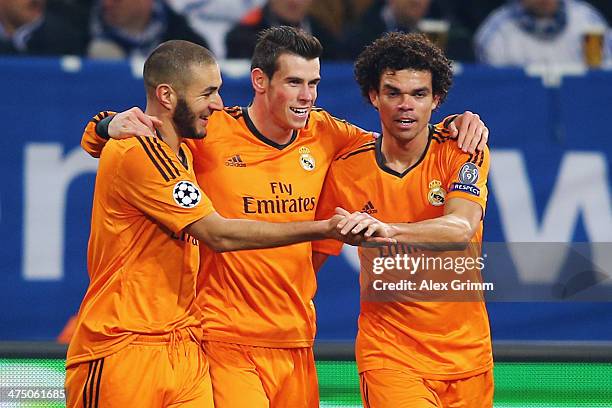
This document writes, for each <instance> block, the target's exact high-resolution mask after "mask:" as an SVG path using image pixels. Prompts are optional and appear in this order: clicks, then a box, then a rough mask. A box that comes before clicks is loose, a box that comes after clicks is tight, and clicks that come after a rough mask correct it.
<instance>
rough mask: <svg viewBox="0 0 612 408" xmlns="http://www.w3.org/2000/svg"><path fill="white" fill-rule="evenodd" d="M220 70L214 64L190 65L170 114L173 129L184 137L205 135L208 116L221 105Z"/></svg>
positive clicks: (221, 107) (196, 137) (192, 137)
mask: <svg viewBox="0 0 612 408" xmlns="http://www.w3.org/2000/svg"><path fill="white" fill-rule="evenodd" d="M220 88H221V73H220V72H219V66H218V65H217V64H209V65H205V66H197V67H194V68H192V78H191V81H190V83H189V85H188V86H187V88H186V89H185V91H184V92H182V93H179V94H178V96H177V103H176V106H175V108H174V112H173V114H172V122H173V123H174V127H175V129H176V132H177V134H178V135H180V136H181V137H184V138H187V139H202V138H204V137H205V136H206V125H207V124H208V118H209V117H210V115H211V114H212V113H213V112H214V111H217V110H221V109H223V100H222V99H221V95H219V89H220Z"/></svg>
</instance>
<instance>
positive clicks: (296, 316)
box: [189, 107, 373, 347]
mask: <svg viewBox="0 0 612 408" xmlns="http://www.w3.org/2000/svg"><path fill="white" fill-rule="evenodd" d="M371 140H373V135H372V134H371V133H369V132H365V131H363V130H361V129H359V128H357V127H355V126H352V125H349V124H347V123H346V122H345V121H342V120H338V119H336V118H334V117H332V116H331V115H329V114H328V113H327V112H325V111H323V110H320V109H314V110H313V111H312V112H311V113H310V117H309V119H308V123H307V125H306V127H305V128H303V129H300V130H298V131H295V132H294V134H293V138H292V139H291V140H290V142H289V143H287V144H286V145H284V146H281V145H278V144H276V143H274V142H272V141H270V140H269V139H267V138H266V137H265V135H262V134H260V133H259V132H258V131H257V129H256V128H255V126H254V125H253V123H252V121H251V119H250V118H249V116H248V111H247V109H246V108H239V107H236V108H229V109H226V110H225V111H223V112H215V114H213V115H212V117H211V118H210V120H209V122H208V136H207V137H206V138H205V139H204V140H202V141H195V142H193V143H190V144H189V146H190V148H191V149H192V151H193V155H194V157H195V169H196V175H197V177H198V180H200V184H201V185H202V188H203V189H204V191H205V192H206V194H207V195H208V196H209V197H210V199H211V200H212V202H213V203H214V204H215V208H216V209H217V211H218V212H219V213H220V214H221V215H223V216H225V217H229V218H247V219H252V220H265V221H272V222H286V221H312V220H314V217H315V209H316V206H317V202H318V200H319V194H320V192H321V186H322V185H323V180H324V179H325V174H326V173H327V170H328V168H329V165H330V164H331V162H332V160H333V159H334V157H336V156H337V155H338V154H339V153H341V152H342V151H343V150H344V149H347V148H354V147H355V146H358V145H360V144H363V143H366V142H369V141H371ZM311 253H312V249H311V244H310V242H306V243H301V244H295V245H289V246H285V247H281V248H273V249H259V250H251V251H236V252H226V253H215V252H213V251H211V250H209V249H208V248H207V247H206V246H202V263H201V269H200V271H201V274H200V276H199V283H198V303H199V305H200V306H201V307H202V310H203V313H204V326H203V327H204V338H205V339H207V340H213V341H225V342H232V343H239V344H248V345H254V346H264V347H307V346H311V345H312V344H313V341H314V336H315V331H316V320H315V310H314V305H313V302H312V299H313V297H314V295H315V291H316V287H317V284H316V276H315V273H314V271H313V267H312V260H311Z"/></svg>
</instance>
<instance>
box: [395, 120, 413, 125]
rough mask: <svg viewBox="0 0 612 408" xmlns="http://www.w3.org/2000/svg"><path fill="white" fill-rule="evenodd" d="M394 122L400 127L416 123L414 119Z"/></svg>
mask: <svg viewBox="0 0 612 408" xmlns="http://www.w3.org/2000/svg"><path fill="white" fill-rule="evenodd" d="M396 122H398V123H399V124H401V125H409V124H411V123H414V122H416V120H414V119H398V120H396Z"/></svg>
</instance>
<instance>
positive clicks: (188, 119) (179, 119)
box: [172, 98, 206, 139]
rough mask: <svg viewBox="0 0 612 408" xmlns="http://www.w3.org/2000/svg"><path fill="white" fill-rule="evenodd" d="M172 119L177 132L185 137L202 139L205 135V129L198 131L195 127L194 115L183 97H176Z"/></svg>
mask: <svg viewBox="0 0 612 408" xmlns="http://www.w3.org/2000/svg"><path fill="white" fill-rule="evenodd" d="M172 121H173V122H174V126H175V127H176V129H177V131H178V134H179V135H180V136H181V137H184V138H186V139H202V138H203V137H204V136H206V133H205V131H203V132H198V131H197V130H196V128H195V125H194V124H195V123H196V115H195V113H194V112H193V111H192V110H191V109H190V108H189V105H187V101H185V99H183V98H178V101H177V102H176V109H175V110H174V114H173V115H172Z"/></svg>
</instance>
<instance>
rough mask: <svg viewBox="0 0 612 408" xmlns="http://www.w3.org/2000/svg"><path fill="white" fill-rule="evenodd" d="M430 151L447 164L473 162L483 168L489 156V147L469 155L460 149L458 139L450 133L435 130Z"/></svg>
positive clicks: (432, 133)
mask: <svg viewBox="0 0 612 408" xmlns="http://www.w3.org/2000/svg"><path fill="white" fill-rule="evenodd" d="M429 148H430V150H431V151H432V152H433V153H436V154H437V155H438V156H440V158H442V159H444V160H443V161H444V162H445V163H446V162H449V161H451V162H462V163H467V162H471V163H474V164H476V165H478V166H482V165H483V163H484V162H485V159H488V156H489V147H488V146H485V148H484V149H483V150H481V151H476V152H475V153H467V152H464V151H463V150H461V148H459V143H457V138H456V137H451V136H450V135H449V134H448V133H445V132H440V131H437V130H436V129H435V128H433V130H432V132H431V141H430V147H429Z"/></svg>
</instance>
